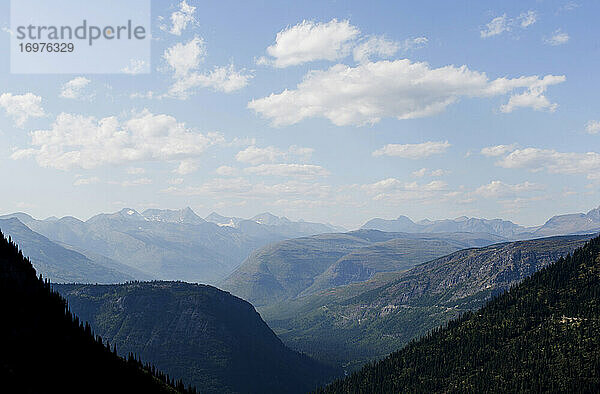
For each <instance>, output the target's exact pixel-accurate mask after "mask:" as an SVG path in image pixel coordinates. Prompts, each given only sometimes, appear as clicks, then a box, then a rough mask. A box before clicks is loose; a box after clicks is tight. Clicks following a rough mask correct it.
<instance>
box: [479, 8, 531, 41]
mask: <svg viewBox="0 0 600 394" xmlns="http://www.w3.org/2000/svg"><path fill="white" fill-rule="evenodd" d="M535 22H537V12H535V11H532V10H530V11H527V12H522V13H521V14H520V15H519V16H518V17H516V18H509V17H507V16H506V14H503V15H502V16H498V17H496V18H494V19H492V20H491V21H490V22H489V23H488V24H486V25H485V28H484V29H482V30H480V31H479V35H480V36H481V38H488V37H493V36H497V35H500V34H502V33H504V32H507V31H511V30H512V29H513V28H514V27H520V28H521V29H526V28H528V27H529V26H531V25H533V24H534V23H535Z"/></svg>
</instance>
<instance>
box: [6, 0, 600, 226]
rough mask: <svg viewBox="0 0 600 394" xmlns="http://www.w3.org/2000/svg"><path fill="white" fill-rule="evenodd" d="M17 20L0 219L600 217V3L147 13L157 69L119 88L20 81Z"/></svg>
mask: <svg viewBox="0 0 600 394" xmlns="http://www.w3.org/2000/svg"><path fill="white" fill-rule="evenodd" d="M9 6H10V2H9V1H6V0H2V1H1V2H0V27H1V30H2V31H1V32H0V37H2V39H0V59H1V61H0V177H1V178H2V187H1V189H2V192H1V193H0V207H1V209H0V212H2V213H9V212H15V211H24V212H27V213H30V214H32V215H33V216H35V217H38V218H45V217H48V216H58V217H61V216H66V215H71V216H75V217H79V218H81V219H87V218H89V217H90V216H92V215H95V214H97V213H100V212H114V211H117V210H120V209H122V208H124V207H128V208H133V209H137V210H139V211H142V210H144V209H146V208H170V209H179V208H183V207H186V206H189V207H191V208H192V209H194V211H196V213H198V214H199V215H200V216H206V215H207V214H209V213H210V212H212V211H216V212H218V213H220V214H222V215H226V216H239V217H251V216H254V215H256V214H258V213H261V212H264V211H269V212H272V213H274V214H276V215H279V216H286V217H288V218H290V219H294V220H297V219H304V220H310V221H318V222H327V223H332V224H337V225H342V226H345V227H346V228H356V227H358V226H360V225H361V224H363V223H364V222H365V221H367V220H368V219H371V218H373V217H382V218H395V217H398V216H399V215H407V216H409V217H411V218H412V219H414V220H420V219H424V218H428V219H432V220H433V219H442V218H452V217H457V216H462V215H466V216H471V217H484V218H490V219H491V218H504V219H507V220H512V221H514V222H516V223H519V224H523V225H539V224H543V223H544V222H545V221H546V220H547V219H548V218H550V217H551V216H553V215H557V214H564V213H573V212H586V211H588V210H590V209H592V208H595V207H597V206H598V205H599V204H600V193H599V192H600V101H599V100H598V99H597V92H598V88H599V87H600V75H599V73H598V72H597V70H598V64H600V62H599V60H600V56H599V55H600V45H599V44H600V34H599V33H600V27H599V26H598V24H597V23H596V20H597V15H598V13H599V12H600V3H598V2H593V1H589V2H586V1H577V2H574V1H564V0H561V1H558V0H557V1H547V0H544V1H542V0H539V1H503V2H497V1H477V2H475V1H452V2H441V1H420V2H384V1H381V2H370V3H366V2H363V1H344V2H339V1H303V2H281V1H256V2H233V1H218V2H217V1H209V2H206V1H205V2H200V1H196V0H185V1H170V2H169V1H152V14H151V36H152V37H151V59H150V62H146V63H144V64H134V63H133V62H132V66H131V68H130V69H128V70H126V71H127V72H126V73H120V74H98V73H93V74H11V72H10V71H11V70H10V59H9V55H8V53H9V52H10V45H11V43H10V37H11V30H10V13H9ZM32 12H35V10H32ZM132 61H133V59H132ZM147 63H150V64H147ZM140 70H150V72H149V73H142V72H139V71H140Z"/></svg>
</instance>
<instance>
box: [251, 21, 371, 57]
mask: <svg viewBox="0 0 600 394" xmlns="http://www.w3.org/2000/svg"><path fill="white" fill-rule="evenodd" d="M359 34H360V30H359V29H358V28H356V27H355V26H352V25H351V24H350V22H349V21H347V20H343V21H338V20H337V19H332V20H331V21H329V22H327V23H323V22H313V21H306V20H305V21H303V22H301V23H298V24H297V25H295V26H292V27H288V28H286V29H284V30H282V31H280V32H279V33H277V36H276V37H275V44H273V45H271V46H269V47H268V48H267V53H268V54H269V56H270V58H265V57H262V58H260V59H259V60H258V61H257V63H259V64H270V65H273V66H275V67H277V68H283V67H288V66H295V65H298V64H302V63H307V62H312V61H315V60H330V61H334V60H337V59H341V58H344V57H346V56H347V55H348V54H349V53H350V51H351V49H352V45H353V41H354V40H355V39H356V38H358V36H359Z"/></svg>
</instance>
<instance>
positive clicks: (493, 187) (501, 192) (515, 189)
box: [475, 180, 543, 198]
mask: <svg viewBox="0 0 600 394" xmlns="http://www.w3.org/2000/svg"><path fill="white" fill-rule="evenodd" d="M540 190H543V187H542V186H540V185H537V184H535V183H531V182H523V183H518V184H514V185H511V184H508V183H504V182H502V181H497V180H496V181H491V182H490V183H488V184H487V185H482V186H480V187H478V188H477V190H475V193H476V194H479V195H481V196H483V197H486V198H498V197H507V196H514V195H517V194H522V193H525V192H531V191H540Z"/></svg>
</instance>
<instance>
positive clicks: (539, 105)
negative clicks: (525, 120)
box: [500, 75, 566, 112]
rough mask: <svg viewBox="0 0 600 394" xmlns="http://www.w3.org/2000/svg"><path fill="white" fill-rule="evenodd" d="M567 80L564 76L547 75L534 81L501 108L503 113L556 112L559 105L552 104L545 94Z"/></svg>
mask: <svg viewBox="0 0 600 394" xmlns="http://www.w3.org/2000/svg"><path fill="white" fill-rule="evenodd" d="M565 80H566V78H565V77H564V76H555V75H546V76H545V77H544V78H543V79H540V80H537V81H534V82H533V83H531V85H530V86H529V87H528V88H527V90H525V91H524V92H523V93H520V94H514V95H512V96H511V97H510V99H509V100H508V103H506V104H504V105H502V106H501V107H500V111H502V112H512V111H514V110H515V109H516V108H533V109H534V110H537V111H542V110H547V111H549V112H554V111H556V108H558V104H557V103H551V102H550V100H548V98H547V97H546V96H544V93H545V92H546V90H547V89H548V86H550V85H555V84H558V83H562V82H564V81H565Z"/></svg>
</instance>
